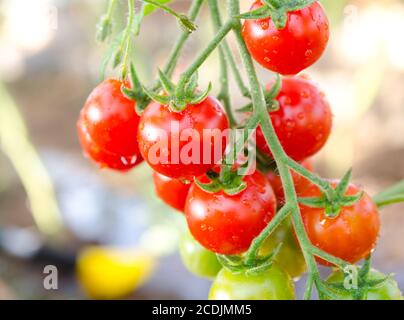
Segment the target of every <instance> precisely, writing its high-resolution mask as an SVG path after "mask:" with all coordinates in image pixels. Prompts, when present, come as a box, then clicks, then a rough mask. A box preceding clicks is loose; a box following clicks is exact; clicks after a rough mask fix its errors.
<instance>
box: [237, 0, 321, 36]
mask: <svg viewBox="0 0 404 320" xmlns="http://www.w3.org/2000/svg"><path fill="white" fill-rule="evenodd" d="M315 1H316V0H286V1H282V2H281V1H278V0H262V2H263V6H262V7H260V8H258V9H256V10H253V11H250V12H247V13H243V14H241V15H239V16H238V18H240V19H248V20H251V19H252V20H260V19H266V18H269V17H270V18H271V19H272V21H273V22H274V24H275V26H276V27H277V29H279V30H282V29H284V28H285V27H286V23H287V18H288V12H292V11H297V10H301V9H303V8H305V7H308V6H310V5H311V4H313V3H314V2H315Z"/></svg>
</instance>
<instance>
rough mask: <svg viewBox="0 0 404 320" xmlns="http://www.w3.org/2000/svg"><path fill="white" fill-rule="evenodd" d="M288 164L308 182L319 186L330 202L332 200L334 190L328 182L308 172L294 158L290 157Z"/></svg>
mask: <svg viewBox="0 0 404 320" xmlns="http://www.w3.org/2000/svg"><path fill="white" fill-rule="evenodd" d="M286 164H287V165H288V167H289V168H290V169H292V170H293V171H295V172H296V173H298V174H299V175H301V176H302V177H304V178H306V179H307V180H309V181H310V182H312V183H313V184H315V185H316V186H318V187H319V188H320V190H321V191H323V193H324V194H325V195H326V196H327V198H328V199H329V200H330V199H332V196H333V192H334V190H333V188H332V187H331V186H330V184H329V183H328V182H327V181H325V180H324V179H322V178H321V177H319V176H318V175H316V174H315V173H313V172H311V171H309V170H307V169H306V168H305V167H303V166H302V165H301V164H299V163H297V162H296V161H294V160H293V159H292V158H289V157H288V158H287V160H286Z"/></svg>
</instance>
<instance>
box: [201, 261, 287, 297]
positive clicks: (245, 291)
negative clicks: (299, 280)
mask: <svg viewBox="0 0 404 320" xmlns="http://www.w3.org/2000/svg"><path fill="white" fill-rule="evenodd" d="M294 299H295V289H294V285H293V281H292V279H291V278H290V276H289V275H288V274H287V273H286V272H285V271H284V270H282V269H281V268H280V267H279V266H277V265H276V264H273V265H272V266H271V267H270V268H269V269H268V270H265V271H263V272H261V273H259V274H255V275H248V276H247V275H245V274H243V273H241V274H233V273H231V272H230V271H228V270H227V269H225V268H223V269H222V271H220V272H219V274H218V275H217V277H216V279H215V281H214V282H213V284H212V287H211V289H210V292H209V300H294Z"/></svg>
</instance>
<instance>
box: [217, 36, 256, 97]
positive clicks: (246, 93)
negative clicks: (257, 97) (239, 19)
mask: <svg viewBox="0 0 404 320" xmlns="http://www.w3.org/2000/svg"><path fill="white" fill-rule="evenodd" d="M223 49H224V53H225V55H226V59H227V60H228V63H229V65H230V68H231V70H232V72H233V75H234V79H235V80H236V83H237V86H238V87H239V90H240V92H241V94H242V95H243V96H244V97H246V98H250V97H251V93H250V90H249V89H248V88H247V86H246V85H245V84H244V80H243V77H242V76H241V73H240V71H239V69H238V66H237V63H236V60H235V59H234V57H233V54H232V52H231V49H230V46H229V45H228V43H227V42H226V41H224V42H223Z"/></svg>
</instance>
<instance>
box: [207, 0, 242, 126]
mask: <svg viewBox="0 0 404 320" xmlns="http://www.w3.org/2000/svg"><path fill="white" fill-rule="evenodd" d="M209 7H210V11H211V14H212V21H213V27H214V30H215V32H219V30H220V28H221V27H222V25H223V24H222V18H221V16H220V11H219V5H218V2H217V0H209ZM224 42H225V41H223V43H222V44H221V46H220V47H219V59H220V73H221V76H220V82H221V90H220V93H219V95H218V98H219V99H220V100H222V102H223V105H224V108H225V110H226V114H227V117H228V119H229V123H230V127H231V128H233V127H235V126H237V121H236V119H235V118H234V115H233V110H232V107H231V99H230V94H229V72H228V68H227V62H226V57H225V51H224Z"/></svg>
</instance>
